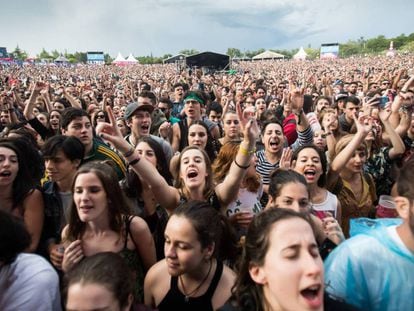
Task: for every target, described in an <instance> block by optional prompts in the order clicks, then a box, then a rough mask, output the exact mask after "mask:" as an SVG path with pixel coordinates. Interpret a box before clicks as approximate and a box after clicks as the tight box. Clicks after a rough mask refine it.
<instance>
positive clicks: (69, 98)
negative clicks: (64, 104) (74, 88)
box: [63, 88, 82, 109]
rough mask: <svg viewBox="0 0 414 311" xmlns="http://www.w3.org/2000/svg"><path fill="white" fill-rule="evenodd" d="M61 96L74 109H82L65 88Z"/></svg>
mask: <svg viewBox="0 0 414 311" xmlns="http://www.w3.org/2000/svg"><path fill="white" fill-rule="evenodd" d="M63 96H65V98H66V99H67V100H68V102H69V103H70V105H71V106H72V107H74V108H79V109H82V105H81V104H80V103H79V102H78V101H77V100H76V99H75V97H73V96H72V95H70V94H69V93H68V92H67V91H66V89H65V88H63Z"/></svg>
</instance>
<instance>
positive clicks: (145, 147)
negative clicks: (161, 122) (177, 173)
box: [124, 136, 173, 260]
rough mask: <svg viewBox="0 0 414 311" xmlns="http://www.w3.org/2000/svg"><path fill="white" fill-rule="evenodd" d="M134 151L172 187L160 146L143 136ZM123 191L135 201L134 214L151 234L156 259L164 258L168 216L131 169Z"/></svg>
mask: <svg viewBox="0 0 414 311" xmlns="http://www.w3.org/2000/svg"><path fill="white" fill-rule="evenodd" d="M135 149H136V150H137V151H138V154H139V155H140V156H142V157H144V158H145V159H146V160H147V161H148V162H149V163H151V165H153V166H154V167H155V168H156V169H157V171H158V173H159V174H160V175H161V176H162V177H163V178H164V179H165V180H166V181H167V183H168V184H169V185H172V183H173V180H172V176H171V173H170V171H169V169H168V165H167V161H166V159H165V155H164V152H163V150H162V147H161V146H160V144H158V143H157V142H156V141H155V140H154V139H152V138H151V137H149V136H144V137H142V138H140V139H139V141H138V144H137V146H136V148H135ZM124 190H125V192H126V194H127V196H128V197H129V198H133V199H135V200H136V203H135V207H136V208H134V212H136V214H137V215H142V217H143V218H144V220H145V221H146V222H147V224H148V226H149V229H150V231H151V232H152V234H153V237H154V241H155V249H156V252H157V259H158V260H160V259H162V258H164V251H163V248H164V229H165V225H166V223H167V218H168V215H167V213H166V211H165V210H164V209H163V208H162V207H160V206H159V204H158V203H157V200H156V195H157V194H156V193H154V192H153V191H152V189H151V188H150V187H149V185H148V183H146V182H145V180H142V179H141V178H140V177H139V176H138V175H137V174H136V173H135V172H134V171H133V170H132V169H129V171H128V173H127V178H126V184H125V188H124Z"/></svg>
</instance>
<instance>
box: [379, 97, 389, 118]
mask: <svg viewBox="0 0 414 311" xmlns="http://www.w3.org/2000/svg"><path fill="white" fill-rule="evenodd" d="M378 116H379V118H380V120H381V121H382V122H387V121H388V119H389V118H390V116H391V103H390V102H388V103H387V104H386V105H385V107H384V109H381V110H380V111H379V113H378Z"/></svg>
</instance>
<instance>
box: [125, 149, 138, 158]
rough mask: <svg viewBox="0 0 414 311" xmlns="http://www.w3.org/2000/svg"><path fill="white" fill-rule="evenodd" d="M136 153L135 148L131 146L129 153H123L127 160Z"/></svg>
mask: <svg viewBox="0 0 414 311" xmlns="http://www.w3.org/2000/svg"><path fill="white" fill-rule="evenodd" d="M134 151H135V148H134V147H132V146H131V148H130V149H129V150H128V151H127V152H125V153H123V155H124V157H125V158H128V157H130V156H132V154H133V153H134Z"/></svg>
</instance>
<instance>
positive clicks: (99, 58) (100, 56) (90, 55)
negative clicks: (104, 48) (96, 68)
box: [86, 52, 105, 64]
mask: <svg viewBox="0 0 414 311" xmlns="http://www.w3.org/2000/svg"><path fill="white" fill-rule="evenodd" d="M86 60H87V62H88V63H89V64H104V63H105V56H104V53H103V52H87V53H86Z"/></svg>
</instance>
